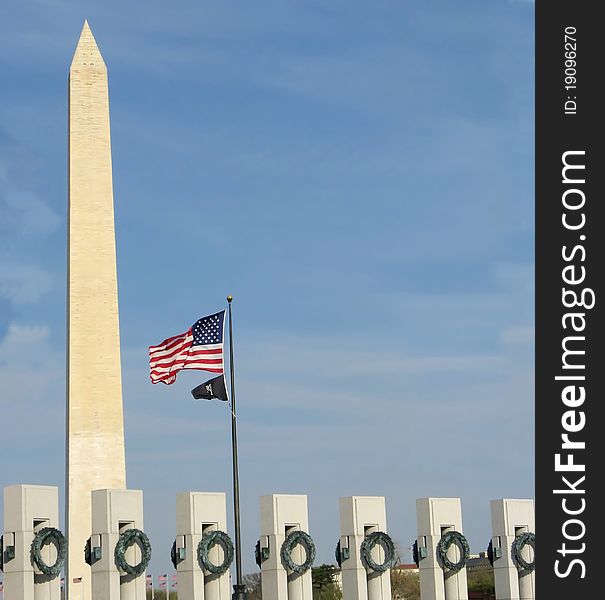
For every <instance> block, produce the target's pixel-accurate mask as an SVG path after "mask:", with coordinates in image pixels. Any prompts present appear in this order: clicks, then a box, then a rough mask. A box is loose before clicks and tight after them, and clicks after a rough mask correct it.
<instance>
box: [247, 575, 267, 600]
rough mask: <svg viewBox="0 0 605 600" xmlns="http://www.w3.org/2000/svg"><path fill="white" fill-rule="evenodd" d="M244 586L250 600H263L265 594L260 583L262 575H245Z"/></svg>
mask: <svg viewBox="0 0 605 600" xmlns="http://www.w3.org/2000/svg"><path fill="white" fill-rule="evenodd" d="M244 585H245V586H246V591H247V592H248V600H262V597H263V592H262V587H261V583H260V573H249V574H248V575H244Z"/></svg>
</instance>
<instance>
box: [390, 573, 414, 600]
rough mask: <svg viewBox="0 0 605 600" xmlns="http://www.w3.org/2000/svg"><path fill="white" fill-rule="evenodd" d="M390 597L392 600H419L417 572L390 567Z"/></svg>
mask: <svg viewBox="0 0 605 600" xmlns="http://www.w3.org/2000/svg"><path fill="white" fill-rule="evenodd" d="M391 597H392V598H393V600H420V577H419V575H418V573H406V572H405V571H400V570H399V569H391Z"/></svg>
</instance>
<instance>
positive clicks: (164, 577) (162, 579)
mask: <svg viewBox="0 0 605 600" xmlns="http://www.w3.org/2000/svg"><path fill="white" fill-rule="evenodd" d="M158 581H159V583H160V588H163V587H166V584H167V583H168V573H166V575H158Z"/></svg>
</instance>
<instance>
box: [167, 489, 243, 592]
mask: <svg viewBox="0 0 605 600" xmlns="http://www.w3.org/2000/svg"><path fill="white" fill-rule="evenodd" d="M211 531H224V532H226V531H227V508H226V498H225V494H224V493H222V492H220V493H212V492H183V493H180V494H177V496H176V560H177V566H176V569H177V578H178V587H179V600H229V598H230V596H231V593H230V589H229V571H226V572H225V573H223V574H222V575H215V574H212V573H210V572H208V571H205V570H204V569H203V566H202V565H201V564H200V562H199V561H198V558H197V548H198V545H199V543H200V541H201V539H202V537H203V536H204V535H206V534H208V533H210V532H211ZM209 558H210V560H211V561H212V563H213V564H215V565H219V564H221V563H222V562H223V558H224V551H223V549H222V548H221V547H220V545H219V544H217V545H215V546H214V548H212V550H210V553H209Z"/></svg>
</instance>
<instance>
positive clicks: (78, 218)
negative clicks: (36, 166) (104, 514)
mask: <svg viewBox="0 0 605 600" xmlns="http://www.w3.org/2000/svg"><path fill="white" fill-rule="evenodd" d="M68 220H69V224H68V253H69V256H68V275H67V289H68V300H67V442H66V452H67V455H66V486H67V493H66V498H65V503H66V526H67V536H68V561H67V563H68V564H67V573H66V577H65V582H66V587H67V594H68V598H69V600H89V599H90V597H91V587H90V582H91V580H90V578H91V575H90V567H89V566H88V565H87V564H86V563H85V562H84V546H85V544H86V541H87V539H88V537H89V536H90V531H91V509H90V492H91V491H92V490H95V489H101V488H125V487H126V467H125V458H124V423H123V415H122V377H121V369H120V334H119V323H118V289H117V275H116V250H115V233H114V212H113V190H112V176H111V143H110V135H109V96H108V88H107V68H106V66H105V63H104V61H103V57H102V56H101V53H100V52H99V48H98V47H97V44H96V42H95V39H94V37H93V35H92V31H91V30H90V27H89V26H88V23H87V22H85V23H84V27H83V29H82V33H81V35H80V39H79V41H78V45H77V48H76V51H75V54H74V57H73V61H72V63H71V67H70V70H69V217H68Z"/></svg>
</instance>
